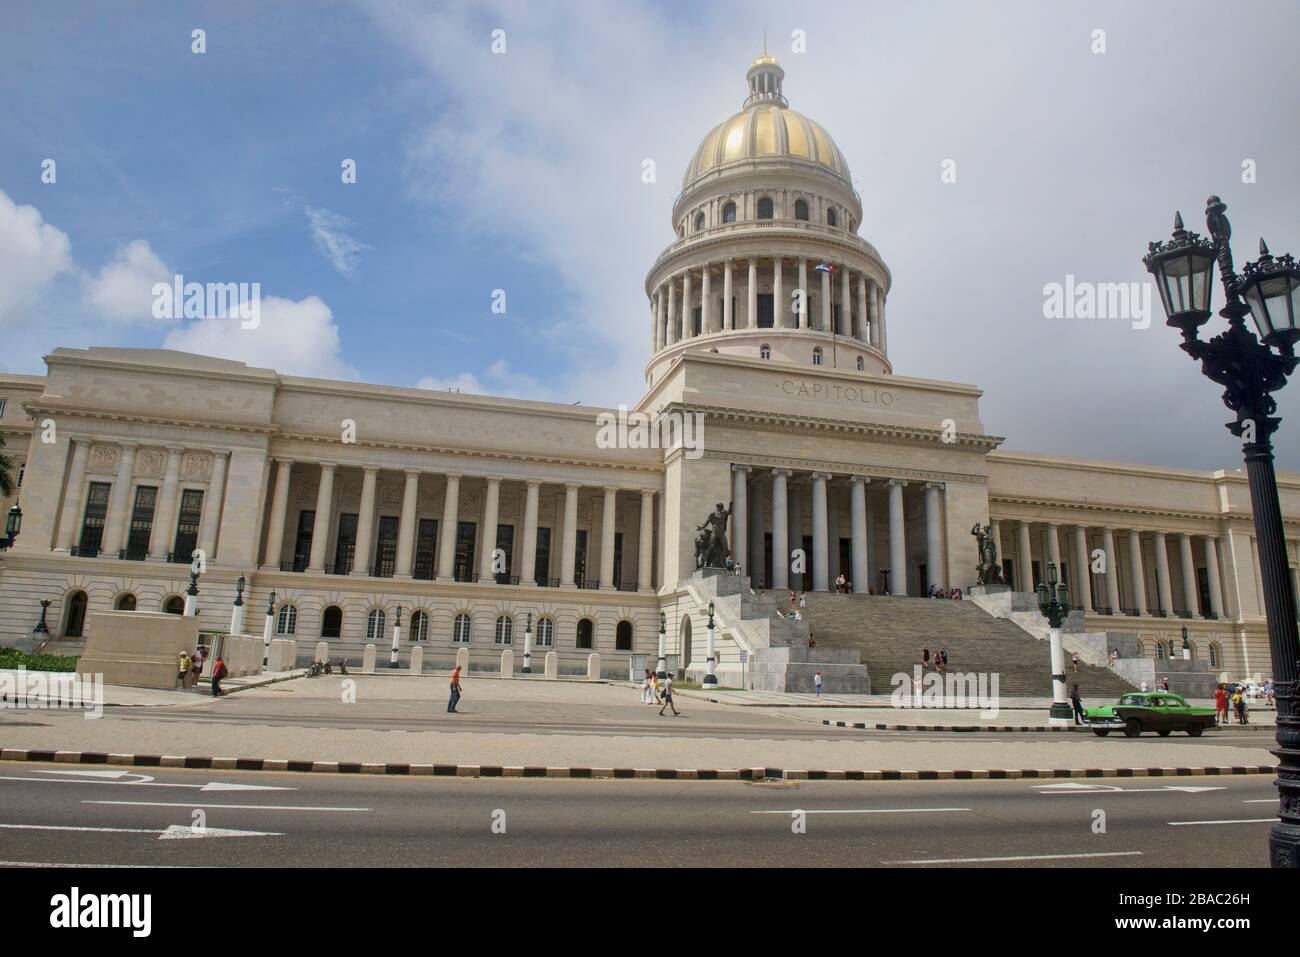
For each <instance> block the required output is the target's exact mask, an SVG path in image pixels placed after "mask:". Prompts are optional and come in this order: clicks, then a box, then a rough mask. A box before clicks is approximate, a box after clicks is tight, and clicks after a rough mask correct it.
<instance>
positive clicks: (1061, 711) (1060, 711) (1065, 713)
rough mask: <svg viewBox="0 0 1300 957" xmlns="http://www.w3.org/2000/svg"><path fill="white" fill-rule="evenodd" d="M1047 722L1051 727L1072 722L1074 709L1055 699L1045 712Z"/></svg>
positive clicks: (1061, 726)
mask: <svg viewBox="0 0 1300 957" xmlns="http://www.w3.org/2000/svg"><path fill="white" fill-rule="evenodd" d="M1047 723H1048V724H1049V725H1050V726H1052V727H1053V728H1063V727H1068V726H1070V725H1072V724H1074V709H1073V708H1071V707H1070V706H1069V705H1068V704H1065V703H1064V702H1062V701H1057V702H1056V703H1054V704H1053V705H1052V708H1051V710H1050V711H1048V712H1047Z"/></svg>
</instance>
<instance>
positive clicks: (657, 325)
mask: <svg viewBox="0 0 1300 957" xmlns="http://www.w3.org/2000/svg"><path fill="white" fill-rule="evenodd" d="M650 321H651V322H652V323H654V346H653V348H652V349H651V351H652V352H658V351H659V350H660V349H662V348H663V347H664V311H663V300H662V298H661V297H660V295H659V290H658V289H656V290H655V293H654V295H653V296H652V297H651V298H650Z"/></svg>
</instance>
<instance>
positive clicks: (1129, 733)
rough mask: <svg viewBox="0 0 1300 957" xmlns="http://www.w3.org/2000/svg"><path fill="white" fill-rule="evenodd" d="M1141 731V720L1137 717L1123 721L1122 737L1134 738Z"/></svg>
mask: <svg viewBox="0 0 1300 957" xmlns="http://www.w3.org/2000/svg"><path fill="white" fill-rule="evenodd" d="M1141 733H1142V722H1141V721H1139V720H1138V719H1137V718H1129V719H1128V720H1127V721H1125V722H1124V737H1126V738H1136V737H1137V736H1138V735H1139V734H1141Z"/></svg>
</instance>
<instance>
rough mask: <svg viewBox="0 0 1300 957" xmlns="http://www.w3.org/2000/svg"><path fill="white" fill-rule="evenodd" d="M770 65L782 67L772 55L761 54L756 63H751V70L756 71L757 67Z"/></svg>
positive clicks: (755, 60)
mask: <svg viewBox="0 0 1300 957" xmlns="http://www.w3.org/2000/svg"><path fill="white" fill-rule="evenodd" d="M768 64H770V65H772V66H780V65H781V64H779V63H777V62H776V57H774V56H772V54H770V53H766V52H764V53H760V54H759V55H758V56H756V57H754V62H753V63H751V64H750V65H749V68H750V69H751V70H752V69H754V67H756V66H765V65H768Z"/></svg>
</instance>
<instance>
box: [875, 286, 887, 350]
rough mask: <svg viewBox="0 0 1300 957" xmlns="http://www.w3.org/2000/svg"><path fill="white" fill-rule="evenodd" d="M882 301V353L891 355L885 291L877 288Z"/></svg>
mask: <svg viewBox="0 0 1300 957" xmlns="http://www.w3.org/2000/svg"><path fill="white" fill-rule="evenodd" d="M876 294H877V296H878V298H879V299H880V351H881V352H883V353H885V355H889V323H888V321H887V320H886V319H885V290H883V289H879V288H877V290H876Z"/></svg>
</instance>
